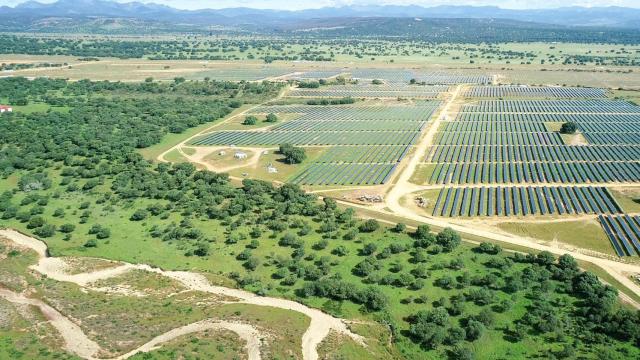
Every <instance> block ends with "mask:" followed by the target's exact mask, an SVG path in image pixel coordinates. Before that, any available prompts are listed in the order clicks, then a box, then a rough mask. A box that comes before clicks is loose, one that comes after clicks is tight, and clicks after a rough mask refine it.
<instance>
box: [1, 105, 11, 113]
mask: <svg viewBox="0 0 640 360" xmlns="http://www.w3.org/2000/svg"><path fill="white" fill-rule="evenodd" d="M4 112H13V108H12V107H11V106H7V105H0V113H4Z"/></svg>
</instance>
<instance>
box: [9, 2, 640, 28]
mask: <svg viewBox="0 0 640 360" xmlns="http://www.w3.org/2000/svg"><path fill="white" fill-rule="evenodd" d="M380 18H385V19H388V20H385V24H386V25H387V26H386V27H385V29H386V30H388V32H392V33H393V32H395V33H397V32H404V30H402V28H401V29H392V28H391V27H390V25H391V24H393V23H398V22H399V21H400V20H398V19H403V20H402V21H401V24H399V25H402V24H407V23H410V21H409V20H408V19H416V18H417V19H418V20H429V19H434V20H433V21H425V22H424V23H423V24H434V23H437V21H436V20H435V19H468V20H465V21H467V22H468V21H471V20H475V21H476V22H477V23H481V24H491V23H493V24H509V25H512V26H519V27H542V28H547V29H558V28H573V27H575V28H592V29H595V28H599V29H626V30H632V31H636V30H638V31H640V9H634V8H623V7H592V8H585V7H562V8H558V9H533V10H511V9H502V8H498V7H493V6H436V7H422V6H417V5H408V6H398V5H370V6H343V7H327V8H320V9H308V10H300V11H286V10H263V9H250V8H242V7H239V8H227V9H202V10H180V9H175V8H172V7H169V6H165V5H158V4H153V3H148V4H145V3H141V2H130V3H118V2H113V1H107V0H59V1H57V2H54V3H50V4H45V3H39V2H37V1H27V2H25V3H22V4H20V5H17V6H15V7H8V6H3V7H0V31H34V32H45V31H64V30H65V29H67V30H68V31H71V32H81V31H88V32H92V31H95V32H115V33H118V32H127V31H129V32H131V31H134V32H135V31H139V32H153V31H177V32H181V31H206V30H209V29H226V30H230V31H244V32H246V31H257V30H259V31H260V32H261V33H269V32H276V33H278V32H296V31H298V32H299V31H305V30H309V31H315V32H317V31H318V30H319V29H328V28H330V27H332V26H339V27H341V28H343V29H347V30H345V31H346V32H347V33H349V32H354V31H355V32H359V31H360V30H358V29H364V28H366V27H370V28H371V30H376V29H375V28H374V27H372V25H375V24H379V23H380V22H381V21H382V20H380ZM450 22H451V21H449V23H450ZM472 23H473V22H472ZM521 23H522V24H521ZM336 24H337V25H336ZM541 24H542V25H541ZM416 28H422V29H423V30H425V31H426V28H425V26H424V25H421V26H417V27H416ZM398 30H399V31H398ZM410 30H413V29H410ZM363 31H364V30H363ZM378 32H380V31H378ZM410 32H412V31H410ZM327 33H339V31H335V29H333V30H331V31H328V32H327ZM384 35H390V34H384Z"/></svg>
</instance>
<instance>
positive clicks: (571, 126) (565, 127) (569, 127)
mask: <svg viewBox="0 0 640 360" xmlns="http://www.w3.org/2000/svg"><path fill="white" fill-rule="evenodd" d="M576 130H578V125H577V124H576V123H575V122H573V121H568V122H566V123H564V124H562V126H561V127H560V133H561V134H575V133H576Z"/></svg>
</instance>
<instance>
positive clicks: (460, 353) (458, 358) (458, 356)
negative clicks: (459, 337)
mask: <svg viewBox="0 0 640 360" xmlns="http://www.w3.org/2000/svg"><path fill="white" fill-rule="evenodd" d="M451 358H452V359H455V360H473V359H475V355H473V351H471V350H469V349H467V348H466V347H463V346H456V347H454V348H453V350H451Z"/></svg>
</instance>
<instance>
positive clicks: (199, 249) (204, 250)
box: [193, 241, 210, 256]
mask: <svg viewBox="0 0 640 360" xmlns="http://www.w3.org/2000/svg"><path fill="white" fill-rule="evenodd" d="M209 249H210V248H209V244H208V243H206V242H204V241H200V242H198V244H197V245H196V248H195V250H193V255H195V256H207V255H209Z"/></svg>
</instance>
